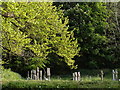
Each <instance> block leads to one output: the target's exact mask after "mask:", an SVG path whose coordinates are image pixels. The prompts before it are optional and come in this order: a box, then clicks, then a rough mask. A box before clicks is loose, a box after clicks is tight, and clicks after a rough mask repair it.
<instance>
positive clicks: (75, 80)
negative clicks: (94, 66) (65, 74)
mask: <svg viewBox="0 0 120 90" xmlns="http://www.w3.org/2000/svg"><path fill="white" fill-rule="evenodd" d="M75 81H77V72H75Z"/></svg>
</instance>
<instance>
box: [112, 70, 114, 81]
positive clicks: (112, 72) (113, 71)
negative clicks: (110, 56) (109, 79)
mask: <svg viewBox="0 0 120 90" xmlns="http://www.w3.org/2000/svg"><path fill="white" fill-rule="evenodd" d="M112 74H113V80H114V81H115V71H114V70H112Z"/></svg>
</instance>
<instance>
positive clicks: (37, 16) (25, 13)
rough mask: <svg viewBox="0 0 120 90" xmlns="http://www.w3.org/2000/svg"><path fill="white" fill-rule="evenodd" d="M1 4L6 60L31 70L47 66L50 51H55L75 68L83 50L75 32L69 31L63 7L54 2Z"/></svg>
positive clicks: (10, 63) (60, 58)
mask: <svg viewBox="0 0 120 90" xmlns="http://www.w3.org/2000/svg"><path fill="white" fill-rule="evenodd" d="M1 4H2V8H1V11H2V19H3V20H2V24H3V25H2V29H3V30H2V37H3V38H2V39H3V52H4V53H3V54H4V55H3V56H4V58H3V59H4V61H6V62H8V63H9V65H12V62H16V66H17V65H19V64H21V65H22V64H23V65H22V66H25V67H27V68H28V69H33V68H36V67H40V68H43V67H45V66H46V63H48V61H49V60H50V61H51V57H49V54H51V53H54V54H55V55H57V56H59V58H57V59H58V60H62V61H64V62H66V63H67V64H68V66H71V68H74V60H73V58H74V56H76V55H77V54H78V52H79V50H80V49H79V48H78V45H77V40H76V39H75V38H73V32H71V31H67V30H68V26H67V24H68V19H67V18H66V17H63V11H62V10H59V9H57V8H56V7H55V6H52V3H51V2H49V3H46V2H16V3H13V2H2V3H1ZM6 57H7V58H6ZM18 58H19V59H18ZM21 59H23V60H21ZM51 63H52V62H51ZM13 66H14V65H13ZM19 66H20V65H19ZM10 67H11V66H10Z"/></svg>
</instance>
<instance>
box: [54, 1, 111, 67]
mask: <svg viewBox="0 0 120 90" xmlns="http://www.w3.org/2000/svg"><path fill="white" fill-rule="evenodd" d="M62 4H63V7H62V9H63V10H64V14H65V17H66V16H68V18H69V23H68V24H69V31H71V30H72V31H73V30H74V31H73V32H74V37H75V38H76V39H77V40H78V43H79V47H80V48H81V50H80V52H79V54H81V56H80V57H75V60H76V63H77V64H79V67H83V68H86V67H87V68H88V67H89V68H100V67H102V68H103V67H107V62H109V60H110V59H108V57H110V55H107V53H108V51H109V48H107V44H108V38H107V37H106V34H105V33H106V29H107V28H109V25H108V22H106V21H107V18H109V16H110V15H109V14H108V10H107V8H106V4H105V3H100V2H89V3H88V2H87V3H86V2H78V3H76V2H75V3H69V2H66V3H62ZM54 5H56V6H59V5H60V4H58V3H57V4H56V3H54ZM110 58H112V57H110ZM109 64H110V63H109Z"/></svg>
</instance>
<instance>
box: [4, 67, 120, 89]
mask: <svg viewBox="0 0 120 90" xmlns="http://www.w3.org/2000/svg"><path fill="white" fill-rule="evenodd" d="M93 72H94V74H91V73H90V71H89V70H88V71H87V70H86V71H85V70H83V71H82V70H81V73H82V74H81V77H82V78H81V81H73V80H72V75H61V76H52V77H51V81H45V80H43V81H39V80H25V79H22V78H21V76H20V75H19V74H17V73H15V72H12V71H11V70H9V69H7V70H6V69H4V70H3V72H2V88H3V89H4V90H5V89H6V90H8V88H26V89H30V88H38V89H40V88H43V89H44V88H112V89H113V88H120V81H113V80H112V75H111V70H106V75H105V77H104V80H103V81H101V79H100V77H98V76H97V72H98V71H96V72H95V71H93ZM90 77H91V78H90ZM35 90H36V89H35Z"/></svg>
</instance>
